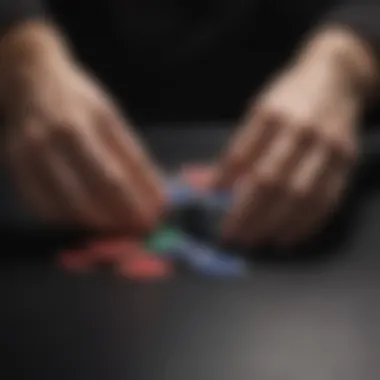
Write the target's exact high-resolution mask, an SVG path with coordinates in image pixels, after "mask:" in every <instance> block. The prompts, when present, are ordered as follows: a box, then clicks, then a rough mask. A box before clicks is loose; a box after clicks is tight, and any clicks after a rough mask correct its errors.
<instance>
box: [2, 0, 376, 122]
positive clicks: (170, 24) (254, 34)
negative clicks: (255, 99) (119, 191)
mask: <svg viewBox="0 0 380 380" xmlns="http://www.w3.org/2000/svg"><path fill="white" fill-rule="evenodd" d="M44 17H48V18H52V19H54V20H55V21H57V23H58V24H59V26H60V27H61V29H63V30H64V32H65V33H66V34H67V35H68V37H69V39H70V41H71V44H72V46H73V47H74V50H75V52H76V54H77V56H79V58H80V59H81V60H82V61H83V62H84V63H85V64H86V65H87V66H88V67H89V68H90V69H91V70H92V71H94V72H95V73H96V74H97V75H98V76H99V77H100V78H101V79H102V80H103V81H104V82H105V84H106V85H107V87H108V88H109V89H110V90H111V91H113V93H114V94H115V95H116V96H117V97H118V98H119V100H120V101H121V102H122V103H123V102H125V104H126V105H127V107H128V109H129V111H130V112H131V113H132V115H134V116H137V117H142V118H145V119H163V120H166V119H178V118H179V119H181V118H188V117H190V116H192V117H194V118H201V119H205V118H218V117H235V116H236V115H237V114H238V112H240V111H241V110H242V108H243V107H244V105H245V102H246V99H247V98H249V97H250V96H251V95H252V93H254V92H255V91H256V90H257V89H258V88H259V87H260V86H261V85H262V84H263V82H264V81H265V80H266V79H267V78H268V76H269V75H271V74H272V73H273V71H275V70H276V69H278V68H279V67H280V66H281V65H282V64H283V63H284V61H285V60H286V59H287V58H289V56H290V55H291V54H292V51H293V50H294V49H295V47H296V46H297V45H298V43H299V42H300V39H301V38H302V37H303V36H304V34H305V33H307V32H308V31H309V30H310V29H311V28H312V27H314V26H315V25H316V24H317V23H319V22H324V21H326V22H333V23H338V24H342V25H344V26H348V27H350V28H352V29H353V30H354V31H356V32H357V33H358V34H359V35H360V36H362V37H363V38H364V39H366V40H368V42H369V43H370V44H371V45H372V47H373V50H374V52H375V53H376V54H378V55H379V56H380V54H379V53H380V0H368V1H365V0H344V1H338V0H308V1H306V0H287V1H281V0H274V1H267V0H180V1H178V0H108V1H101V0H92V1H86V0H82V1H73V0H50V1H49V0H45V1H44V0H1V1H0V31H1V30H2V32H3V33H5V32H6V31H7V29H8V28H10V27H11V26H12V25H13V24H15V23H17V22H20V21H22V20H27V19H30V18H44Z"/></svg>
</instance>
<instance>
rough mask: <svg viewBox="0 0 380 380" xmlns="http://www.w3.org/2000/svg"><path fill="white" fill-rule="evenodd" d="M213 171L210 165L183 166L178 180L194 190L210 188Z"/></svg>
mask: <svg viewBox="0 0 380 380" xmlns="http://www.w3.org/2000/svg"><path fill="white" fill-rule="evenodd" d="M214 174H215V170H214V167H213V166H211V165H184V166H183V167H182V168H181V171H180V178H181V179H182V180H183V181H184V182H185V183H186V184H188V185H190V186H191V187H192V188H194V189H196V190H207V189H209V188H210V186H211V184H212V181H213V178H214Z"/></svg>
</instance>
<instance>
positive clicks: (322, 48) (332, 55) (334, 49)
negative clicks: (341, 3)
mask: <svg viewBox="0 0 380 380" xmlns="http://www.w3.org/2000/svg"><path fill="white" fill-rule="evenodd" d="M296 64H297V65H299V66H301V67H305V68H306V67H307V66H310V67H313V66H314V65H324V66H325V67H327V68H331V69H332V70H335V71H336V74H337V77H339V79H340V80H341V81H342V84H343V85H345V86H347V88H348V89H349V90H350V91H352V92H353V93H355V95H357V96H360V97H362V98H363V99H367V98H368V97H369V96H370V95H372V93H373V92H374V91H375V90H376V89H377V86H378V81H379V74H380V73H379V67H378V62H377V60H376V57H375V55H374V53H373V52H372V51H371V49H370V48H369V46H367V44H366V43H365V42H364V41H363V40H361V39H360V38H359V37H358V36H356V35H355V34H354V33H353V32H351V31H348V30H347V31H346V30H344V29H341V28H337V27H336V28H325V29H323V30H321V31H319V33H316V34H315V35H314V37H312V38H311V39H309V40H308V41H307V42H306V44H305V45H304V46H303V48H302V49H301V51H300V53H299V54H298V55H297V58H296Z"/></svg>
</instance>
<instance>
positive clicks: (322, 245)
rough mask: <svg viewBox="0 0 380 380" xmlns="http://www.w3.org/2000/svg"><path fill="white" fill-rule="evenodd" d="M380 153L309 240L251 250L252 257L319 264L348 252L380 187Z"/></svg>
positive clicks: (261, 261)
mask: <svg viewBox="0 0 380 380" xmlns="http://www.w3.org/2000/svg"><path fill="white" fill-rule="evenodd" d="M379 168H380V155H376V156H371V157H370V158H369V157H366V159H365V160H363V161H362V163H361V164H360V165H358V168H357V170H356V173H355V175H354V178H353V182H352V183H351V186H350V187H349V188H348V189H347V191H346V194H345V198H344V200H343V202H342V203H341V206H340V207H339V208H338V210H337V211H336V212H335V214H334V215H333V217H332V218H331V219H330V220H329V221H328V223H327V224H326V225H325V226H324V227H323V228H322V229H321V230H320V231H319V232H318V233H317V234H315V235H314V236H313V237H312V238H310V239H309V240H308V241H306V242H304V243H302V244H299V245H298V246H294V247H292V248H289V249H273V248H268V247H261V248H255V249H252V250H250V255H249V260H253V261H254V262H255V264H261V265H271V266H273V265H280V266H284V265H285V266H287V265H291V266H294V265H302V266H304V265H315V264H317V263H321V262H325V261H326V260H331V259H335V258H336V256H339V255H344V253H345V251H346V249H345V247H347V246H348V245H349V244H350V238H351V236H353V234H354V231H355V229H356V228H357V227H358V225H359V224H360V223H361V222H362V220H363V218H362V213H361V211H362V210H363V207H362V206H363V202H364V200H365V199H367V198H368V197H370V196H373V195H374V194H375V193H378V192H379V190H380V177H378V176H375V175H374V173H375V172H376V170H377V169H379Z"/></svg>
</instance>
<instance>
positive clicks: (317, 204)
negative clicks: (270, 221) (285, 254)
mask: <svg viewBox="0 0 380 380" xmlns="http://www.w3.org/2000/svg"><path fill="white" fill-rule="evenodd" d="M334 174H335V175H334ZM324 181H325V183H326V184H327V186H326V188H325V189H321V190H319V191H318V192H319V194H316V195H315V196H314V199H315V201H314V202H312V203H310V204H309V205H308V207H307V205H306V206H305V207H304V212H303V213H302V214H303V215H304V217H303V218H302V221H297V220H294V221H293V223H294V225H299V227H298V228H297V229H295V230H290V231H289V232H287V233H286V234H284V236H283V238H282V239H281V243H283V244H285V245H289V244H295V243H297V242H302V241H305V240H306V239H307V238H309V237H310V236H311V235H314V234H315V233H317V232H318V230H319V228H320V227H321V226H322V223H323V222H324V221H325V220H326V219H327V218H328V216H329V215H331V214H332V213H333V211H334V210H335V209H336V206H337V203H338V202H337V201H338V199H339V197H340V196H341V194H342V191H343V189H344V185H345V183H346V181H347V174H346V173H343V172H342V173H340V174H338V175H337V174H336V173H333V172H332V171H329V173H328V174H326V177H325V180H324ZM321 193H322V194H321Z"/></svg>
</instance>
